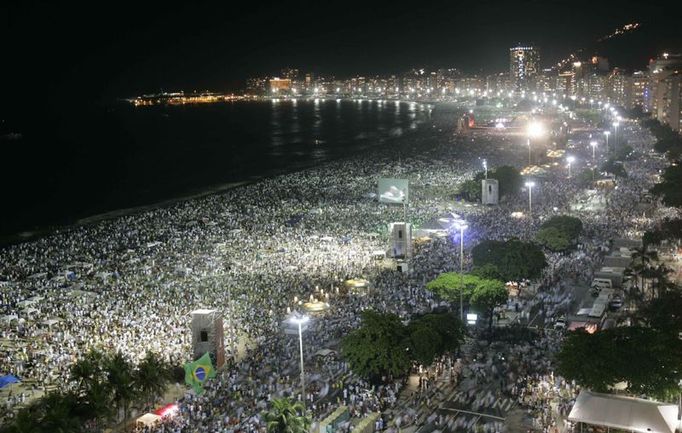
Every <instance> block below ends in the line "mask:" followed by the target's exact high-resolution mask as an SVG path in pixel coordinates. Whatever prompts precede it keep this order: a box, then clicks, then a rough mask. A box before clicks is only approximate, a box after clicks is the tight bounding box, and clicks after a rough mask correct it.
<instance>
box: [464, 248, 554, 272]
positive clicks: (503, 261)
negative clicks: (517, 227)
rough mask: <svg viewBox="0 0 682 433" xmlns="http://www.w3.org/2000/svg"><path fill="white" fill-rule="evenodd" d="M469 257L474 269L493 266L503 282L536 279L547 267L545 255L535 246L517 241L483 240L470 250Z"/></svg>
mask: <svg viewBox="0 0 682 433" xmlns="http://www.w3.org/2000/svg"><path fill="white" fill-rule="evenodd" d="M471 255H472V257H473V261H474V266H475V267H480V266H485V265H492V266H495V267H496V268H497V272H498V273H499V275H501V276H502V278H503V281H515V282H519V281H521V280H523V279H524V278H528V279H533V278H537V277H539V276H540V275H541V274H542V270H543V269H544V267H545V266H547V262H546V260H545V254H544V253H543V252H542V250H541V249H540V248H539V247H538V246H537V245H535V244H534V243H530V242H522V241H520V240H518V239H511V240H508V241H495V240H485V241H483V242H481V243H479V244H478V245H476V246H475V247H474V248H473V249H472V251H471Z"/></svg>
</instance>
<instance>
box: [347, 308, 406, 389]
mask: <svg viewBox="0 0 682 433" xmlns="http://www.w3.org/2000/svg"><path fill="white" fill-rule="evenodd" d="M408 349H409V339H408V335H407V330H406V328H405V326H404V325H403V323H402V322H401V321H400V318H399V317H398V316H396V315H395V314H381V313H377V312H375V311H370V310H367V311H363V312H362V326H361V327H360V328H359V329H357V330H355V331H353V332H351V333H350V334H348V335H347V336H346V337H344V338H343V340H342V342H341V352H342V354H343V356H344V358H345V359H346V360H347V361H348V363H349V364H350V366H351V368H352V369H353V371H354V372H355V373H357V374H358V375H360V376H362V377H364V378H366V379H368V380H370V381H371V382H374V383H379V382H380V381H382V379H383V378H386V377H401V376H404V375H405V374H406V373H407V372H408V370H409V368H410V364H411V363H410V357H409V354H408Z"/></svg>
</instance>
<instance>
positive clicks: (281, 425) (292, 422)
mask: <svg viewBox="0 0 682 433" xmlns="http://www.w3.org/2000/svg"><path fill="white" fill-rule="evenodd" d="M263 417H264V419H265V422H266V425H267V429H268V433H308V430H309V428H310V424H311V419H310V417H309V416H307V415H306V414H305V410H304V408H303V404H302V403H300V402H292V401H291V400H289V399H288V398H276V399H273V400H272V408H271V409H270V410H269V411H268V412H266V413H265V414H264V416H263Z"/></svg>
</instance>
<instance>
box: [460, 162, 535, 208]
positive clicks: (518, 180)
mask: <svg viewBox="0 0 682 433" xmlns="http://www.w3.org/2000/svg"><path fill="white" fill-rule="evenodd" d="M488 178H489V179H496V180H497V181H498V182H499V193H500V197H505V196H508V195H513V194H516V193H517V192H519V190H520V189H521V185H522V184H523V178H522V177H521V173H519V170H517V169H516V168H515V167H512V166H510V165H503V166H500V167H497V168H492V169H490V170H488ZM483 179H485V172H483V171H479V172H477V173H476V175H475V176H474V178H473V179H470V180H467V181H464V182H463V183H462V184H461V185H460V187H459V191H460V194H462V195H463V196H464V197H465V198H466V199H467V200H469V201H480V200H481V181H482V180H483Z"/></svg>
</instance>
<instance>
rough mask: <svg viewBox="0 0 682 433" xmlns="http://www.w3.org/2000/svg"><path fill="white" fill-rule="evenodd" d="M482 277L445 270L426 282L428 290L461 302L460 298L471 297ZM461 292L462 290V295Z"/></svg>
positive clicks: (452, 300)
mask: <svg viewBox="0 0 682 433" xmlns="http://www.w3.org/2000/svg"><path fill="white" fill-rule="evenodd" d="M480 279H481V278H480V277H477V276H476V275H470V274H460V273H458V272H444V273H442V274H440V275H438V277H436V279H435V280H432V281H429V282H428V283H426V290H428V291H430V292H433V293H435V294H436V295H438V296H440V297H441V298H443V299H445V300H446V301H449V302H459V300H460V298H463V299H469V297H471V294H472V292H473V290H474V286H476V284H478V282H479V281H480ZM460 292H462V294H461V296H460Z"/></svg>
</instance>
